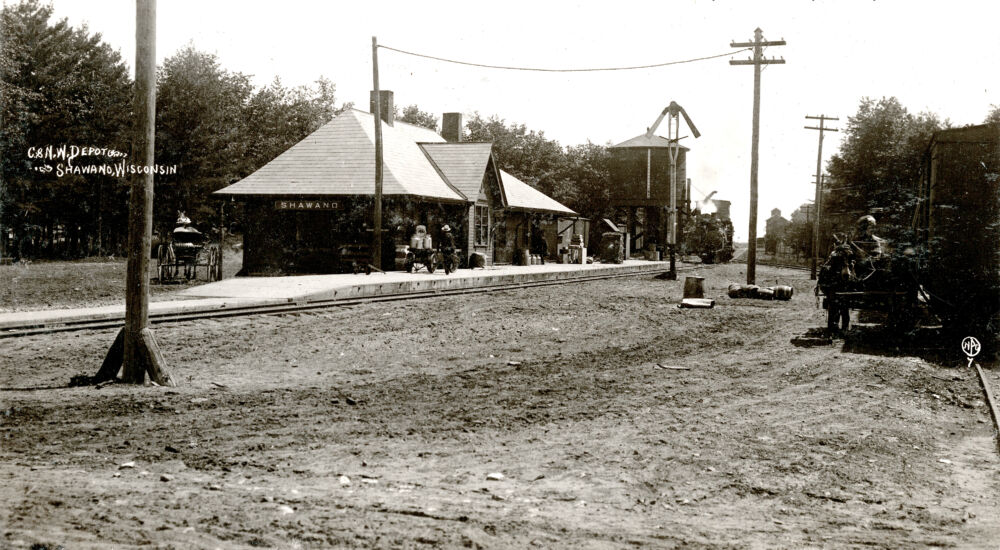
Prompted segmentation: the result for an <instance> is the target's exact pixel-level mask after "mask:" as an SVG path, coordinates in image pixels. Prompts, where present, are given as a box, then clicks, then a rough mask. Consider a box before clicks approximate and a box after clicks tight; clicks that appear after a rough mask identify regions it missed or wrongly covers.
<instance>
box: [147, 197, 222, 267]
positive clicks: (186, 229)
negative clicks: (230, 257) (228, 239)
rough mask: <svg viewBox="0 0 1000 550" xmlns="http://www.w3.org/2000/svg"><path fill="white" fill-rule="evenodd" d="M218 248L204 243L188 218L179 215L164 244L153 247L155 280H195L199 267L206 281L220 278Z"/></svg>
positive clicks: (202, 237)
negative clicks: (202, 269) (154, 253)
mask: <svg viewBox="0 0 1000 550" xmlns="http://www.w3.org/2000/svg"><path fill="white" fill-rule="evenodd" d="M221 254H222V251H221V249H220V248H219V247H218V246H217V245H215V244H207V238H206V237H205V235H204V234H203V233H202V232H201V231H198V230H197V229H195V228H194V227H191V219H190V218H188V217H187V216H185V215H184V213H183V212H182V213H181V214H180V216H179V217H178V218H177V227H176V228H174V231H173V233H171V238H170V239H168V240H167V242H163V243H160V244H159V246H157V248H156V278H157V281H158V282H160V283H165V282H170V281H176V280H177V279H179V278H181V277H183V278H184V280H188V281H189V280H192V279H197V278H198V271H199V268H204V271H205V278H206V279H207V280H209V281H216V280H220V279H222V273H221V272H220V269H221V265H222V264H221V262H220V255H221Z"/></svg>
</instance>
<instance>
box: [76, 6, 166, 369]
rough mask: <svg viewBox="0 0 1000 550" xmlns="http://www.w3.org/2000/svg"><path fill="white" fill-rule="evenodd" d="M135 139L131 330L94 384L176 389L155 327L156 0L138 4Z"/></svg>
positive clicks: (128, 296) (128, 285)
mask: <svg viewBox="0 0 1000 550" xmlns="http://www.w3.org/2000/svg"><path fill="white" fill-rule="evenodd" d="M134 107H135V108H134V111H135V135H134V138H133V142H132V158H134V159H137V162H139V163H141V164H142V165H143V167H145V168H147V170H145V171H144V173H143V174H140V175H137V176H135V178H134V179H133V180H132V189H131V191H130V194H129V212H128V266H127V268H126V272H125V326H124V327H123V328H122V329H121V331H119V333H118V336H117V337H116V338H115V342H114V343H113V344H111V349H109V350H108V353H107V355H106V356H105V358H104V363H103V364H102V365H101V369H100V370H99V371H98V373H97V375H96V376H95V377H94V379H93V380H94V382H102V381H104V380H111V379H114V378H115V377H116V376H117V374H118V369H121V370H122V381H123V382H126V383H129V384H143V383H145V381H146V373H147V372H148V373H149V377H150V379H152V380H153V382H156V383H157V384H159V385H161V386H174V385H176V384H175V383H174V381H173V379H172V378H171V377H170V373H169V372H168V371H167V369H166V365H165V363H164V360H163V355H162V354H161V353H160V348H159V346H158V345H157V344H156V339H155V338H154V337H153V331H152V330H150V329H149V252H150V248H151V241H152V232H153V172H154V170H153V166H154V164H155V162H156V160H155V158H154V139H155V136H156V0H136V4H135V103H134Z"/></svg>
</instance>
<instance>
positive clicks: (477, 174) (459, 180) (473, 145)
mask: <svg viewBox="0 0 1000 550" xmlns="http://www.w3.org/2000/svg"><path fill="white" fill-rule="evenodd" d="M420 147H421V148H422V149H423V150H424V151H426V152H427V155H428V156H429V157H430V158H431V161H433V162H434V164H436V165H437V167H438V168H440V169H441V171H442V172H444V175H445V177H446V178H448V181H449V182H450V183H451V184H452V185H454V186H455V187H456V188H457V189H458V190H459V191H461V192H462V194H463V195H465V197H466V198H468V199H469V200H470V201H474V200H476V197H478V196H479V189H480V188H481V187H482V185H483V174H485V173H486V168H487V166H488V165H489V161H490V155H491V154H492V151H493V144H492V143H488V142H486V143H482V142H458V143H447V142H446V143H421V144H420Z"/></svg>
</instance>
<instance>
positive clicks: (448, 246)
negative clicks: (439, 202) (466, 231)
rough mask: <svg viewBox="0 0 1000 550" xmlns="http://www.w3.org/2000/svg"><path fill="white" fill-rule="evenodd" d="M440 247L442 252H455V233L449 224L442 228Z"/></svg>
mask: <svg viewBox="0 0 1000 550" xmlns="http://www.w3.org/2000/svg"><path fill="white" fill-rule="evenodd" d="M440 248H441V252H443V253H445V254H454V253H455V235H454V234H453V233H452V232H451V227H450V226H449V225H448V224H445V225H444V226H443V227H442V228H441V242H440Z"/></svg>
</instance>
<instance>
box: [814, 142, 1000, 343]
mask: <svg viewBox="0 0 1000 550" xmlns="http://www.w3.org/2000/svg"><path fill="white" fill-rule="evenodd" d="M921 173H922V177H921V178H920V181H919V182H918V185H917V192H916V194H915V195H916V208H915V211H914V215H913V218H912V220H913V222H912V227H911V230H912V231H911V235H912V242H909V243H898V244H897V246H896V247H895V249H894V250H891V251H880V253H878V254H867V253H866V251H865V246H864V245H863V244H861V245H859V244H858V242H857V241H850V240H846V239H845V240H842V241H840V242H838V243H837V245H836V246H835V247H834V250H833V252H832V253H831V254H830V257H829V259H828V260H827V261H826V263H825V264H824V265H823V267H822V269H821V270H820V277H819V284H818V286H817V293H822V294H823V295H824V297H825V299H824V307H825V308H827V309H828V311H829V313H828V328H829V329H831V330H836V329H844V328H846V322H848V321H847V319H849V316H848V312H849V310H850V309H861V310H876V311H882V312H886V313H888V314H889V322H890V323H893V324H899V325H902V326H908V325H909V324H910V323H909V321H912V319H913V317H914V312H915V311H916V310H918V309H920V308H922V307H926V308H927V309H929V310H930V312H931V313H933V314H934V316H936V317H937V318H938V319H940V321H941V323H942V325H943V327H944V329H945V331H946V333H947V334H949V338H950V337H952V336H966V335H971V336H976V337H977V338H979V340H980V341H982V342H983V343H984V344H987V343H988V344H987V345H988V346H990V347H992V348H993V349H994V352H996V351H997V349H998V348H1000V346H998V345H997V344H1000V341H998V333H1000V124H997V123H992V124H983V125H979V126H968V127H965V128H953V129H948V130H942V131H940V132H937V133H935V134H934V136H933V137H932V138H931V140H930V143H929V144H928V147H927V149H926V151H925V154H924V159H923V166H922V170H921Z"/></svg>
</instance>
